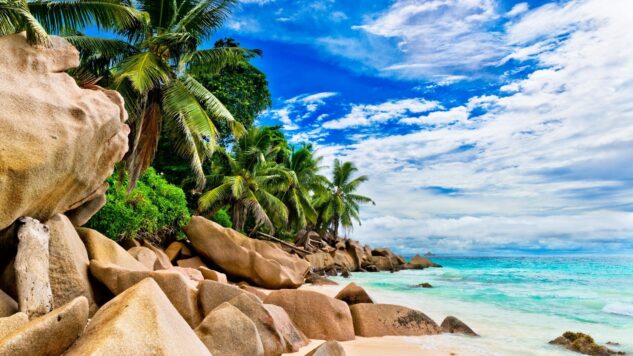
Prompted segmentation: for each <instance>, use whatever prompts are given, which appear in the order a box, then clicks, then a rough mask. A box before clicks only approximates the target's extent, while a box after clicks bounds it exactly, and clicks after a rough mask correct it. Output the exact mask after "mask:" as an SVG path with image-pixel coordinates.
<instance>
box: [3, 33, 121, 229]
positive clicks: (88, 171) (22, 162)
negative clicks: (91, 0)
mask: <svg viewBox="0 0 633 356" xmlns="http://www.w3.org/2000/svg"><path fill="white" fill-rule="evenodd" d="M51 41H52V44H53V46H52V48H41V47H33V46H31V45H29V44H28V43H27V42H26V37H25V35H24V33H21V34H15V35H10V36H3V37H0V78H2V80H1V81H0V108H2V110H0V137H2V138H4V139H3V140H1V141H0V177H1V178H0V202H2V204H0V231H1V230H4V229H5V228H7V227H8V226H9V225H11V224H12V223H13V222H14V221H15V220H16V219H17V218H19V217H21V216H31V217H33V218H36V219H38V220H40V221H46V220H48V219H49V218H50V217H51V216H53V215H55V214H56V213H63V212H66V211H69V210H75V209H78V208H80V207H82V206H84V205H86V204H89V203H90V202H92V201H93V200H94V199H98V198H99V197H101V196H103V195H104V194H105V190H106V188H107V185H106V184H105V183H104V182H105V180H106V178H108V177H109V176H110V175H111V174H112V171H113V167H114V164H115V163H116V162H118V161H120V160H121V158H122V157H123V155H124V154H125V152H126V151H127V149H128V144H127V140H128V139H127V136H128V134H129V128H128V127H127V125H125V124H124V121H125V120H126V119H127V113H126V112H125V109H124V108H123V99H122V97H121V96H120V95H119V94H118V93H116V92H114V91H109V90H104V89H101V88H98V87H96V86H95V87H94V89H82V88H80V87H79V86H77V84H76V83H75V81H74V80H73V78H71V77H70V76H69V75H68V74H66V73H65V71H66V70H67V69H70V68H73V67H77V66H78V65H79V52H78V51H77V50H76V49H75V48H74V47H72V46H71V45H70V44H69V43H68V42H66V41H65V40H64V39H62V38H59V37H51ZM85 216H86V214H85V213H83V214H82V218H81V219H79V220H82V221H83V220H85V219H86V218H85ZM79 222H81V221H79Z"/></svg>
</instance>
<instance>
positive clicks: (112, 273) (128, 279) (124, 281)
mask: <svg viewBox="0 0 633 356" xmlns="http://www.w3.org/2000/svg"><path fill="white" fill-rule="evenodd" d="M90 272H91V273H92V275H93V276H94V277H95V278H96V279H98V280H99V281H100V282H101V283H103V284H104V285H106V287H108V289H109V290H110V291H111V292H112V293H114V294H115V295H118V294H121V293H123V292H124V291H125V290H127V289H128V288H130V287H132V286H133V285H135V284H137V283H138V282H140V281H142V280H144V279H146V278H147V277H151V278H153V279H154V280H155V281H156V283H158V285H159V286H160V289H161V290H162V291H163V293H164V294H165V295H166V296H167V298H169V301H170V302H171V303H172V304H173V305H174V307H175V308H176V310H177V311H178V312H179V313H180V315H182V317H183V318H184V319H185V321H187V323H189V325H190V326H191V327H192V328H193V327H196V326H198V324H199V323H200V321H201V320H202V315H201V314H200V310H199V308H198V296H197V291H196V289H195V288H194V287H192V286H191V285H190V284H189V281H188V280H187V279H186V278H185V277H184V276H183V275H182V274H180V273H179V272H177V271H170V270H161V271H132V270H128V269H124V268H120V267H118V266H116V265H113V264H103V263H100V262H99V261H94V260H92V261H90Z"/></svg>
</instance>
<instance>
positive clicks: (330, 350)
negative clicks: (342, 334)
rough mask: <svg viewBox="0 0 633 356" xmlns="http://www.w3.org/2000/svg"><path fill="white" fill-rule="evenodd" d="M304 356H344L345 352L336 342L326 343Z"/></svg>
mask: <svg viewBox="0 0 633 356" xmlns="http://www.w3.org/2000/svg"><path fill="white" fill-rule="evenodd" d="M306 356H345V350H344V349H343V346H341V344H339V343H338V342H336V341H326V342H324V343H322V344H321V345H319V346H317V347H316V348H315V349H314V350H312V351H310V352H308V353H307V354H306Z"/></svg>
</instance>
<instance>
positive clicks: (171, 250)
mask: <svg viewBox="0 0 633 356" xmlns="http://www.w3.org/2000/svg"><path fill="white" fill-rule="evenodd" d="M184 246H185V244H183V243H182V242H180V241H174V242H172V243H170V244H169V246H167V249H166V250H165V255H167V258H169V260H170V261H171V262H174V260H175V259H176V258H178V256H180V251H181V250H182V248H183V247H184Z"/></svg>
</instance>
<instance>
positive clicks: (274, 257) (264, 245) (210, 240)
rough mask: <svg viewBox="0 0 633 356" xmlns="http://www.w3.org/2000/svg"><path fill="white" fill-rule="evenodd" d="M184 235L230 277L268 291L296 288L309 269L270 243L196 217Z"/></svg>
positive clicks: (302, 262) (304, 263) (201, 253)
mask: <svg viewBox="0 0 633 356" xmlns="http://www.w3.org/2000/svg"><path fill="white" fill-rule="evenodd" d="M184 230H185V233H186V234H187V236H188V237H189V240H191V243H192V245H193V247H194V249H195V250H196V251H197V252H198V253H199V254H200V255H202V256H203V257H205V258H206V259H208V260H210V261H211V262H213V263H214V264H215V265H217V266H219V267H220V268H221V269H222V270H223V271H224V272H226V273H227V274H229V275H231V276H235V277H239V278H243V279H246V280H248V281H249V282H251V283H252V284H254V285H257V286H260V287H264V288H269V289H279V288H297V287H299V286H300V285H301V284H303V281H304V278H303V276H304V275H305V274H306V272H307V271H308V269H309V267H310V265H309V264H308V263H307V262H306V261H305V260H302V259H299V258H298V257H296V256H291V255H290V254H288V253H287V252H285V251H283V250H281V249H280V248H279V247H278V246H276V245H275V244H273V243H269V242H265V241H260V240H255V239H250V238H248V237H246V236H244V235H242V234H240V233H238V232H237V231H235V230H232V229H228V228H224V227H222V226H220V225H219V224H216V223H214V222H212V221H210V220H207V219H204V218H202V217H199V216H194V217H192V218H191V221H190V222H189V224H188V225H187V226H186V227H185V229H184Z"/></svg>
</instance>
